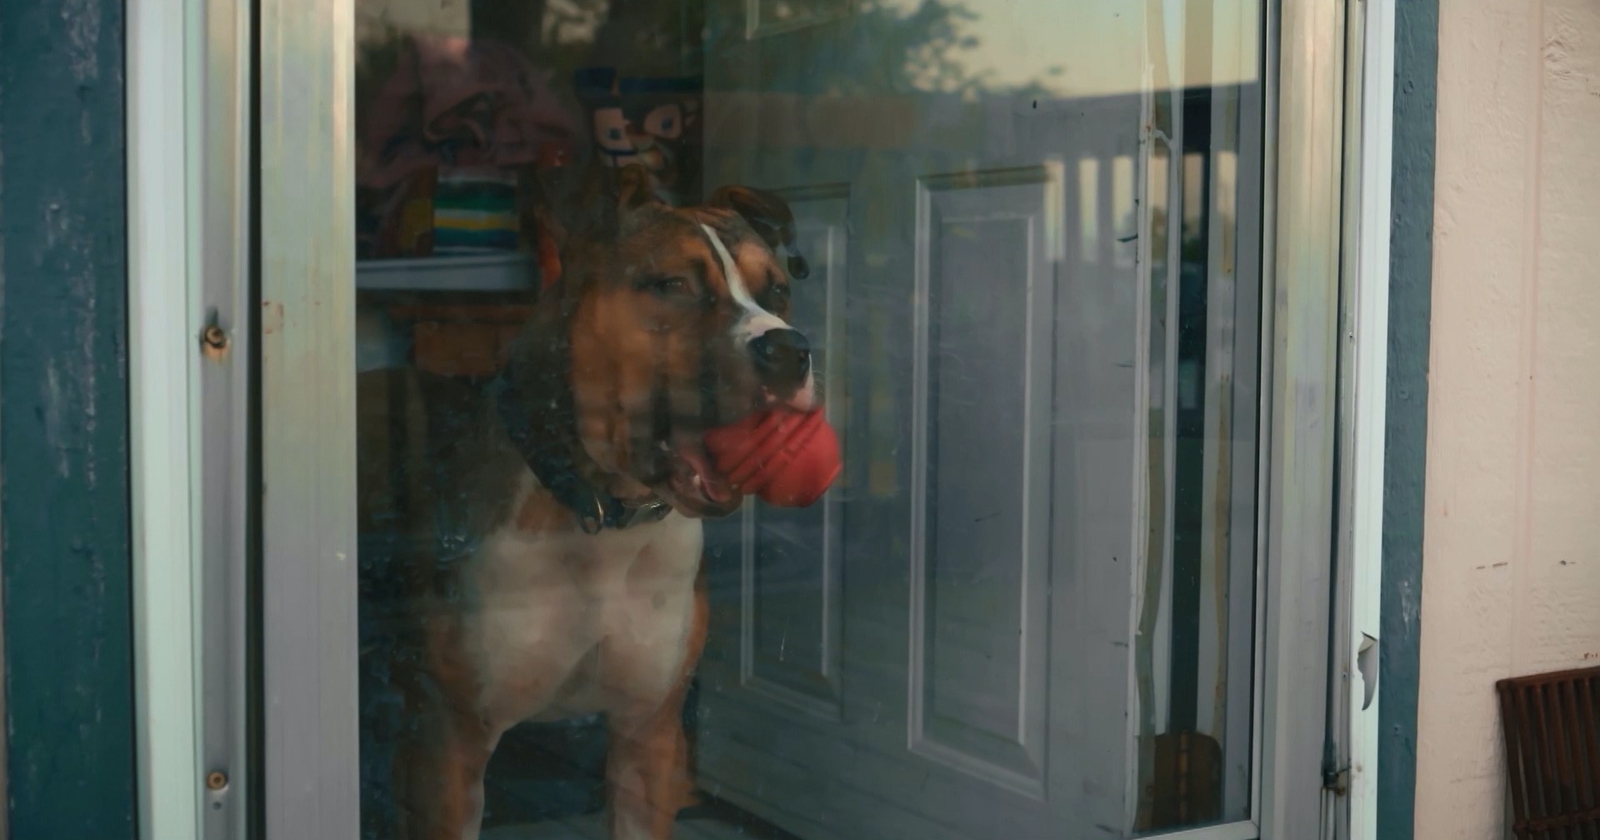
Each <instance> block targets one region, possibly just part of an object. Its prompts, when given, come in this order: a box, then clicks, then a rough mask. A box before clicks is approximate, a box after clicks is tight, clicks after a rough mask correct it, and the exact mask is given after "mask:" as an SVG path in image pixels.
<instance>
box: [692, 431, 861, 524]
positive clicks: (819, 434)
mask: <svg viewBox="0 0 1600 840" xmlns="http://www.w3.org/2000/svg"><path fill="white" fill-rule="evenodd" d="M705 444H706V451H707V452H708V453H710V455H711V457H712V458H713V459H714V460H715V461H716V465H717V470H718V472H721V473H722V474H723V475H724V476H726V477H727V479H728V481H729V482H730V483H731V484H733V486H734V487H737V488H738V489H739V490H740V491H741V492H744V493H751V494H754V495H757V496H759V497H761V500H762V501H764V502H766V503H767V504H769V505H776V506H778V507H808V506H810V505H812V504H814V503H815V502H816V501H817V500H818V499H820V498H822V494H823V493H826V492H828V487H829V486H830V485H832V484H833V482H834V479H836V478H838V477H839V473H840V471H842V470H843V469H844V462H843V460H841V457H840V454H839V436H838V434H836V433H835V432H834V430H833V427H832V426H830V425H828V420H827V418H825V417H823V416H822V409H820V408H819V409H812V410H811V411H805V412H801V411H794V410H792V409H787V408H775V409H771V410H768V411H759V412H756V413H755V414H752V415H750V416H749V417H746V418H744V419H743V420H740V421H739V422H737V423H731V424H729V425H727V426H719V427H718V428H715V429H711V430H709V431H707V432H706V436H705Z"/></svg>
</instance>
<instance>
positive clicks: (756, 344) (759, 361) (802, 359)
mask: <svg viewBox="0 0 1600 840" xmlns="http://www.w3.org/2000/svg"><path fill="white" fill-rule="evenodd" d="M750 357H751V360H752V361H753V362H754V364H755V368H756V375H757V376H758V377H759V378H760V380H761V384H762V385H765V386H766V387H767V388H768V389H769V390H771V391H773V392H775V393H779V394H792V393H794V392H795V391H797V390H799V389H800V388H801V387H803V386H804V385H805V384H806V376H807V375H808V374H810V373H811V344H810V342H808V341H806V337H805V335H804V334H802V333H801V332H800V331H799V330H791V329H776V330H767V331H766V332H764V333H762V334H761V335H758V336H756V337H755V338H752V339H750Z"/></svg>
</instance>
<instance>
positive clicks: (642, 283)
mask: <svg viewBox="0 0 1600 840" xmlns="http://www.w3.org/2000/svg"><path fill="white" fill-rule="evenodd" d="M634 288H636V289H638V290H639V291H641V292H649V293H651V294H654V295H660V296H661V297H688V296H691V295H693V294H694V290H693V289H691V288H690V287H689V281H688V280H685V279H683V278H682V277H645V278H643V279H640V280H638V281H637V282H635V283H634Z"/></svg>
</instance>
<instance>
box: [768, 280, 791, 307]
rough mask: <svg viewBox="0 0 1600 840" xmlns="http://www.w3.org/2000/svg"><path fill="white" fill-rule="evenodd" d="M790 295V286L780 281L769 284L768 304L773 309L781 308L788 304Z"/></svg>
mask: <svg viewBox="0 0 1600 840" xmlns="http://www.w3.org/2000/svg"><path fill="white" fill-rule="evenodd" d="M789 295H790V291H789V287H788V286H785V285H783V284H780V283H773V284H771V285H769V286H767V306H768V307H770V308H772V309H780V308H782V307H785V306H788V305H789Z"/></svg>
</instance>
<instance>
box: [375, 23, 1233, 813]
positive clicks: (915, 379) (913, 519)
mask: <svg viewBox="0 0 1600 840" xmlns="http://www.w3.org/2000/svg"><path fill="white" fill-rule="evenodd" d="M356 15H357V37H358V42H357V51H356V52H357V67H356V91H355V92H356V102H355V111H356V121H355V129H354V130H355V133H356V136H355V137H354V138H353V139H354V141H355V144H356V150H357V152H356V179H357V183H356V190H357V213H358V216H357V224H356V227H357V237H358V238H357V243H356V248H357V254H358V262H357V271H356V276H355V283H356V294H357V304H358V309H357V311H358V333H357V345H358V353H357V358H355V359H353V360H351V363H352V364H355V365H357V366H358V369H359V372H360V373H359V380H358V397H359V405H358V414H359V423H360V426H359V428H358V441H359V458H360V462H359V470H360V494H361V495H360V499H359V511H360V534H359V535H360V569H361V602H360V605H359V613H360V628H361V675H360V679H361V750H362V754H361V774H362V779H361V789H362V833H363V837H364V838H389V837H408V838H418V837H428V838H457V837H462V838H465V837H473V836H476V835H475V832H477V831H478V830H479V828H480V826H481V829H482V834H483V836H484V837H490V838H500V840H512V839H513V838H530V840H531V838H578V837H605V836H611V837H628V838H636V837H666V836H668V833H669V832H675V833H673V834H672V836H677V837H697V838H722V837H736V836H753V837H769V838H806V840H810V838H851V839H852V840H854V839H855V838H884V839H885V840H889V839H890V838H909V837H927V838H950V839H951V840H955V838H963V839H964V840H965V839H970V840H978V839H979V838H984V839H985V840H986V839H987V838H1080V837H1101V836H1128V835H1141V834H1159V833H1163V832H1170V831H1175V830H1180V829H1194V828H1203V827H1206V826H1216V827H1218V830H1219V831H1222V830H1223V828H1222V827H1224V826H1228V825H1230V824H1241V823H1245V824H1247V822H1248V821H1249V820H1250V819H1251V818H1252V816H1253V815H1252V806H1253V802H1254V796H1255V790H1256V787H1257V784H1258V780H1257V779H1256V778H1254V777H1253V775H1252V767H1253V764H1254V757H1255V750H1256V747H1257V739H1256V737H1255V732H1256V723H1255V721H1256V712H1257V705H1258V704H1257V701H1256V695H1257V691H1256V685H1257V682H1258V680H1257V676H1256V674H1257V671H1258V668H1257V666H1256V647H1257V641H1258V640H1257V638H1256V636H1255V634H1254V626H1255V624H1256V611H1257V607H1258V600H1257V574H1256V563H1257V559H1256V531H1257V494H1256V484H1257V482H1256V476H1257V467H1258V464H1257V443H1258V433H1257V416H1258V401H1259V395H1258V390H1257V388H1258V382H1259V380H1260V375H1259V369H1260V364H1261V358H1260V356H1261V350H1260V346H1259V329H1260V322H1261V318H1260V312H1261V300H1260V284H1261V273H1260V248H1261V242H1260V228H1261V203H1262V201H1261V172H1262V150H1261V144H1262V128H1261V126H1262V124H1263V120H1262V89H1261V75H1262V74H1261V66H1262V62H1263V58H1262V56H1263V43H1264V42H1263V38H1264V35H1263V31H1264V26H1263V21H1262V9H1261V8H1260V3H1259V2H1258V0H1191V1H1190V2H1169V1H1167V0H1148V2H1124V1H1123V0H1081V2H1062V3H1032V2H1023V3H1018V2H1014V0H951V2H937V0H476V2H470V3H469V2H466V0H453V1H452V2H441V0H357V2H356ZM835 471H836V472H835ZM1226 830H1227V831H1228V832H1229V833H1226V834H1217V835H1216V836H1228V837H1239V836H1243V835H1242V834H1241V833H1240V832H1239V831H1238V830H1237V828H1230V829H1226ZM1196 836H1202V837H1203V836H1207V835H1206V834H1204V833H1202V834H1200V835H1196Z"/></svg>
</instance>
